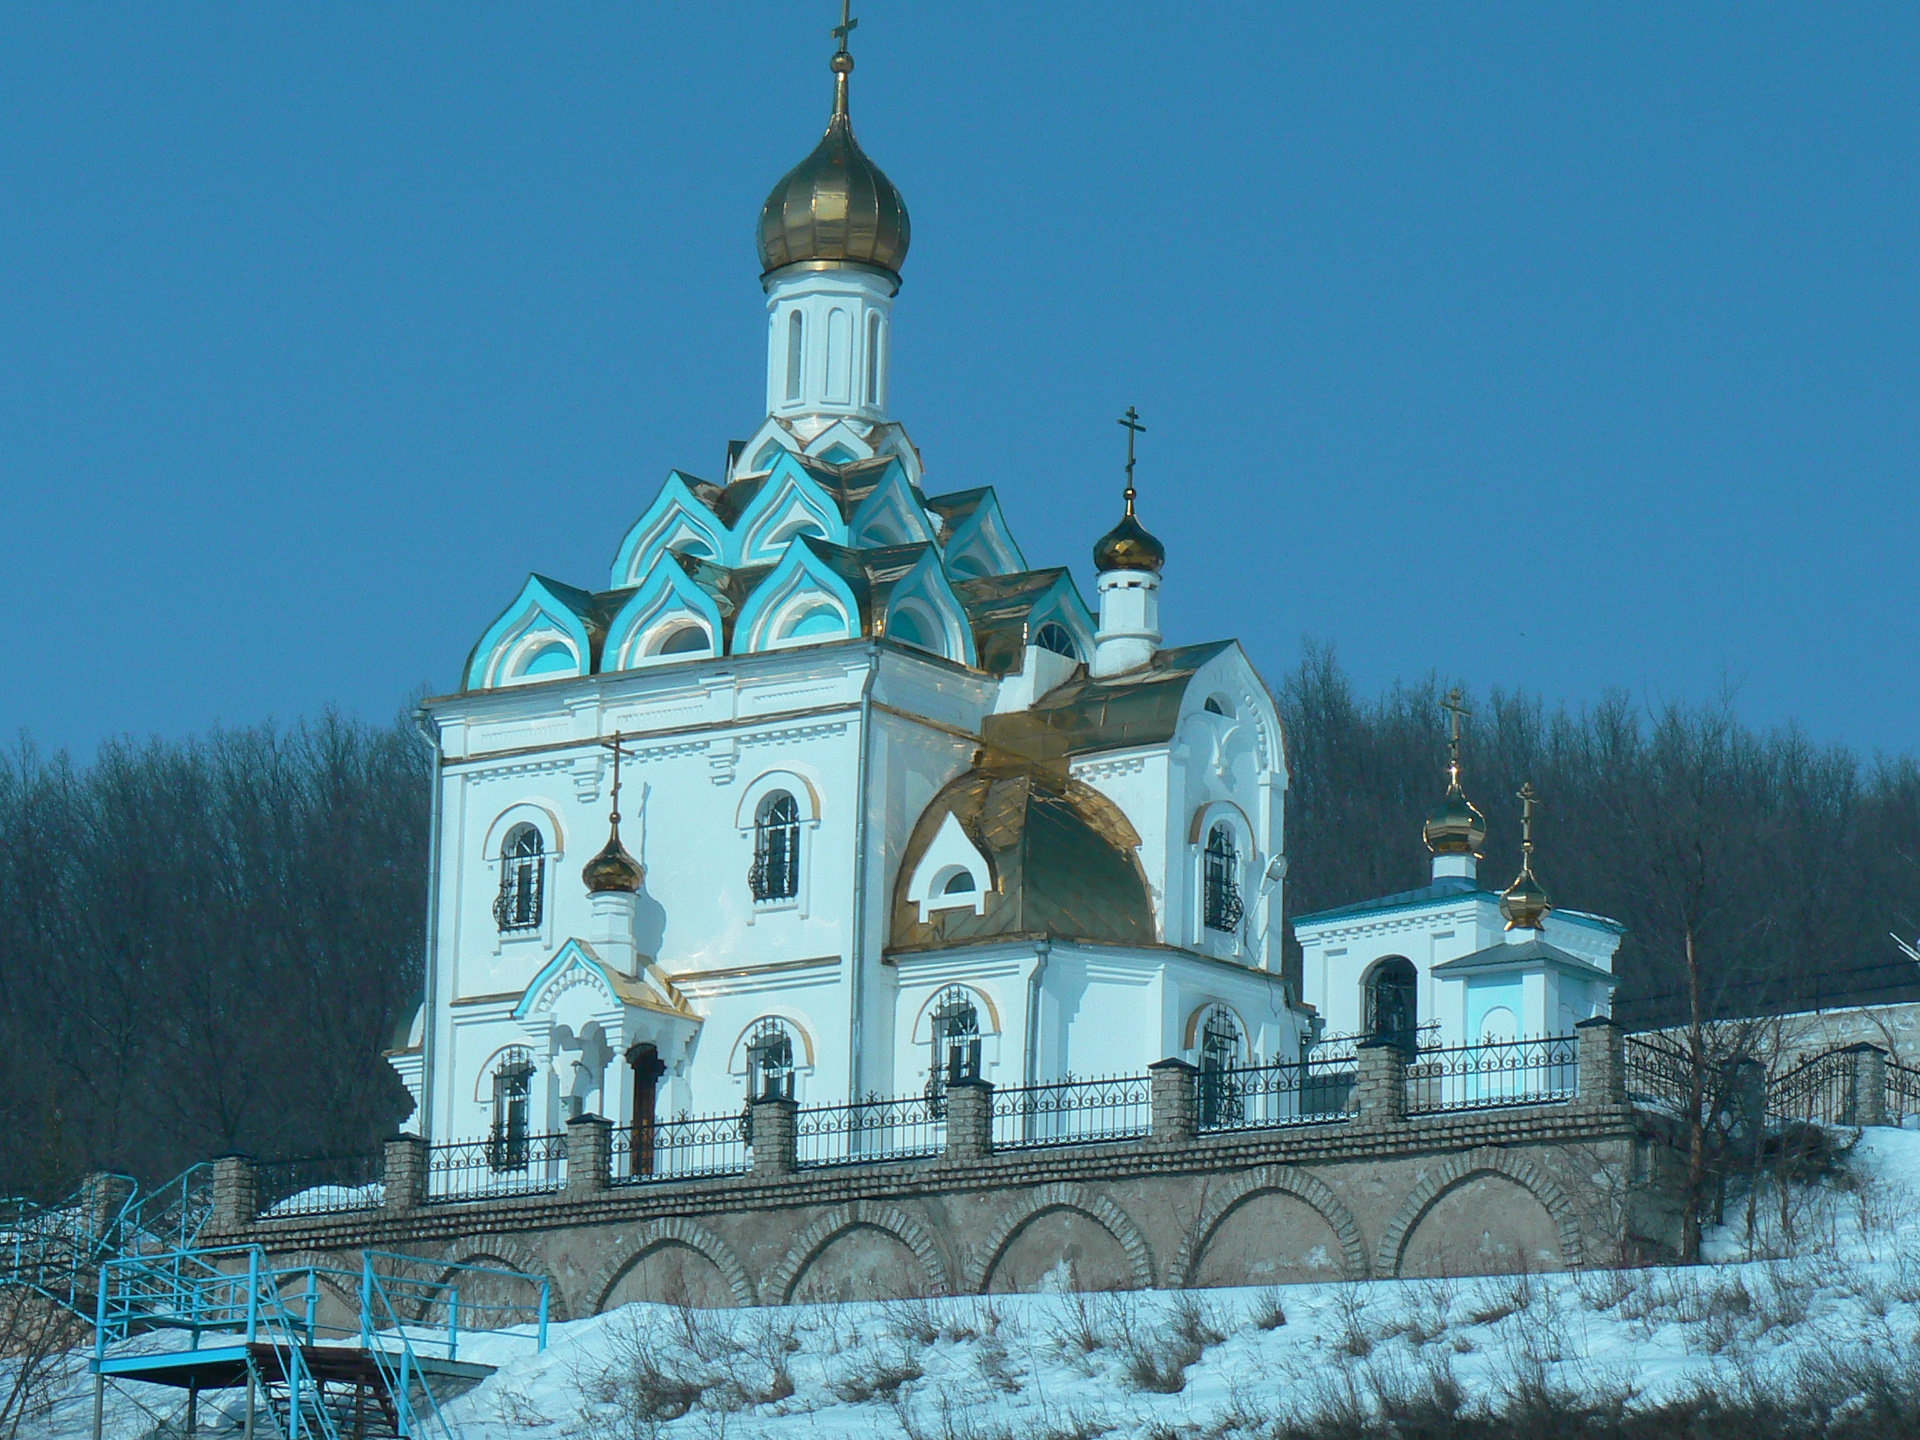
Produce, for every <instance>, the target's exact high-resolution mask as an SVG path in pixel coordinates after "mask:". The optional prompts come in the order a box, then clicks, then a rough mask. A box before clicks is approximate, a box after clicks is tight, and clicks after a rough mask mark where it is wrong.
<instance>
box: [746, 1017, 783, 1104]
mask: <svg viewBox="0 0 1920 1440" xmlns="http://www.w3.org/2000/svg"><path fill="white" fill-rule="evenodd" d="M747 1098H748V1099H749V1100H791V1099H793V1036H791V1035H789V1034H788V1033H787V1027H786V1026H785V1025H782V1024H781V1023H780V1022H779V1021H778V1020H773V1019H767V1020H757V1021H755V1022H754V1026H753V1033H752V1034H750V1035H749V1036H748V1037H747Z"/></svg>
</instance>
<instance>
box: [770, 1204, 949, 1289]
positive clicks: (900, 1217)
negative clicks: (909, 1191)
mask: <svg viewBox="0 0 1920 1440" xmlns="http://www.w3.org/2000/svg"><path fill="white" fill-rule="evenodd" d="M862 1226H867V1227H869V1228H871V1229H874V1230H884V1231H885V1232H886V1233H887V1234H889V1235H891V1236H893V1238H894V1239H896V1240H898V1241H899V1242H900V1243H901V1244H902V1245H904V1246H906V1247H907V1249H909V1250H911V1251H912V1252H913V1255H914V1258H915V1259H916V1260H918V1261H919V1262H920V1266H921V1268H922V1269H923V1270H925V1271H926V1274H927V1279H928V1280H930V1281H932V1282H933V1293H934V1294H936V1295H945V1294H948V1293H949V1292H950V1291H951V1290H952V1288H953V1285H952V1281H951V1280H950V1278H949V1276H948V1272H947V1262H946V1260H945V1259H944V1258H943V1257H942V1256H941V1254H940V1249H939V1247H938V1246H936V1245H935V1244H934V1243H933V1236H932V1234H930V1233H929V1232H928V1230H927V1228H926V1226H924V1225H922V1224H921V1223H920V1222H919V1221H918V1220H916V1219H914V1218H913V1216H911V1215H909V1214H908V1213H907V1212H906V1211H904V1210H902V1209H901V1208H900V1207H899V1206H898V1205H883V1204H880V1203H878V1202H876V1201H872V1200H855V1201H853V1202H852V1203H851V1204H848V1205H836V1206H834V1207H833V1209H831V1210H829V1211H827V1212H826V1214H824V1215H822V1216H820V1218H819V1219H817V1220H815V1221H814V1222H813V1223H812V1224H811V1225H809V1226H808V1227H807V1228H806V1229H805V1230H802V1231H801V1232H800V1234H799V1235H798V1236H796V1237H795V1239H794V1242H793V1244H792V1246H791V1247H790V1248H789V1249H788V1250H787V1255H786V1258H785V1259H784V1260H782V1261H781V1262H780V1264H779V1265H778V1266H777V1267H776V1268H775V1269H774V1270H773V1272H772V1273H771V1274H769V1275H768V1276H767V1278H766V1279H765V1280H763V1281H761V1282H760V1302H761V1303H762V1304H763V1305H785V1304H786V1303H787V1302H788V1301H789V1300H791V1299H792V1298H793V1287H794V1286H795V1285H796V1284H798V1283H799V1280H800V1275H801V1272H802V1271H804V1270H805V1269H806V1268H807V1265H808V1263H809V1262H810V1261H812V1259H813V1258H814V1256H816V1255H818V1254H819V1253H820V1252H821V1251H822V1250H824V1249H826V1248H827V1246H828V1245H830V1244H831V1243H832V1242H833V1241H835V1240H837V1239H839V1238H840V1236H842V1235H844V1234H846V1233H847V1231H849V1230H857V1229H859V1228H860V1227H862Z"/></svg>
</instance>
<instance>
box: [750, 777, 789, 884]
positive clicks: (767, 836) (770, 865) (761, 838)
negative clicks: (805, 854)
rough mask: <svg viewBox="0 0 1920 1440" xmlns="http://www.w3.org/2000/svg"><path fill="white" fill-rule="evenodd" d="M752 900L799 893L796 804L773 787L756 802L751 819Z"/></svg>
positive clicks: (786, 794) (784, 793)
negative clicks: (757, 807) (762, 798)
mask: <svg viewBox="0 0 1920 1440" xmlns="http://www.w3.org/2000/svg"><path fill="white" fill-rule="evenodd" d="M747 878H748V882H749V883H750V884H751V885H752V886H753V898H754V899H755V900H791V899H792V898H793V897H794V896H796V895H798V894H799V893H800V807H799V805H798V804H796V803H795V802H794V798H793V796H791V795H789V794H788V793H787V792H786V791H784V790H776V791H774V792H773V793H772V794H771V795H769V796H767V798H766V799H764V800H762V801H761V802H760V808H759V810H758V811H757V812H756V813H755V815H754V821H753V870H752V872H751V873H750V874H749V875H748V877H747Z"/></svg>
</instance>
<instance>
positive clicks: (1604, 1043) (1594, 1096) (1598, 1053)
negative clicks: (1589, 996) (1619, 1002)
mask: <svg viewBox="0 0 1920 1440" xmlns="http://www.w3.org/2000/svg"><path fill="white" fill-rule="evenodd" d="M1573 1032H1574V1045H1575V1050H1574V1055H1575V1060H1574V1064H1575V1068H1576V1069H1577V1070H1578V1072H1579V1080H1578V1087H1579V1097H1578V1098H1579V1103H1580V1106H1581V1108H1582V1109H1586V1110H1618V1109H1619V1108H1621V1107H1622V1106H1624V1105H1625V1104H1626V1103H1627V1031H1626V1027H1625V1026H1623V1025H1621V1024H1620V1022H1619V1021H1617V1020H1615V1019H1613V1018H1612V1017H1611V1016H1608V1015H1595V1016H1594V1017H1593V1018H1592V1019H1591V1020H1582V1021H1581V1022H1580V1023H1579V1024H1577V1025H1575V1026H1574V1027H1573Z"/></svg>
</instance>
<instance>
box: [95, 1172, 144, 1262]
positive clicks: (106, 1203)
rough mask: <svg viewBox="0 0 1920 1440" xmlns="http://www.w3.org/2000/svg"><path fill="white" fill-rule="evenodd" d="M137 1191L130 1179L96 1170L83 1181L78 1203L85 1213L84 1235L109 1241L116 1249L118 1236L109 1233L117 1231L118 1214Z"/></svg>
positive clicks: (135, 1185)
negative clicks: (85, 1227) (85, 1228)
mask: <svg viewBox="0 0 1920 1440" xmlns="http://www.w3.org/2000/svg"><path fill="white" fill-rule="evenodd" d="M139 1188H140V1187H139V1185H138V1183H137V1182H136V1181H134V1180H133V1179H132V1178H131V1177H130V1176H126V1175H115V1174H113V1173H112V1172H110V1171H106V1170H96V1171H95V1172H94V1173H93V1174H91V1175H89V1176H87V1177H86V1178H85V1179H84V1180H82V1181H81V1182H80V1196H81V1200H80V1203H81V1204H82V1205H83V1206H84V1207H85V1210H86V1216H87V1233H88V1234H89V1235H92V1236H93V1237H95V1238H96V1239H99V1240H106V1241H109V1242H110V1243H111V1244H112V1245H113V1247H114V1248H115V1249H118V1248H119V1244H120V1240H119V1236H118V1235H117V1234H109V1233H108V1232H109V1231H113V1230H115V1229H116V1228H117V1226H116V1222H117V1221H118V1220H119V1219H120V1212H121V1211H122V1210H124V1209H125V1208H126V1205H127V1202H128V1201H129V1200H131V1199H132V1198H133V1195H134V1191H136V1190H138V1189H139Z"/></svg>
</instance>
